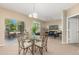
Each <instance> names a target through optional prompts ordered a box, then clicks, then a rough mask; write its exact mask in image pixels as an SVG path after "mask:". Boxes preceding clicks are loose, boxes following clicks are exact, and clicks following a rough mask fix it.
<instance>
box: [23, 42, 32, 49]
mask: <svg viewBox="0 0 79 59" xmlns="http://www.w3.org/2000/svg"><path fill="white" fill-rule="evenodd" d="M30 46H32V43H31V42H24V48H28V47H30Z"/></svg>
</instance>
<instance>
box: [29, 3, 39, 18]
mask: <svg viewBox="0 0 79 59" xmlns="http://www.w3.org/2000/svg"><path fill="white" fill-rule="evenodd" d="M28 16H29V17H30V18H38V14H37V13H36V12H35V4H33V10H32V13H30V14H29V15H28Z"/></svg>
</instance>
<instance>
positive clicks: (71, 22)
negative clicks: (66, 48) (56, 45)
mask: <svg viewBox="0 0 79 59" xmlns="http://www.w3.org/2000/svg"><path fill="white" fill-rule="evenodd" d="M78 23H79V22H78V17H77V16H74V17H70V18H68V21H67V24H68V26H67V43H79V39H78V35H79V33H78V31H79V29H78Z"/></svg>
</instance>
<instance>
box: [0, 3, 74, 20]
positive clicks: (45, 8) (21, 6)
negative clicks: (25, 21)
mask: <svg viewBox="0 0 79 59" xmlns="http://www.w3.org/2000/svg"><path fill="white" fill-rule="evenodd" d="M73 5H74V3H35V4H34V3H0V7H2V8H6V9H9V10H12V11H16V12H19V13H22V14H24V15H28V14H30V13H33V7H35V12H37V13H38V18H39V19H41V20H44V21H46V20H53V19H61V16H62V11H63V10H65V9H68V8H70V7H72V6H73Z"/></svg>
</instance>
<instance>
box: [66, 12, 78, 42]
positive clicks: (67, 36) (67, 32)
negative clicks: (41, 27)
mask: <svg viewBox="0 0 79 59" xmlns="http://www.w3.org/2000/svg"><path fill="white" fill-rule="evenodd" d="M77 16H79V13H78V14H74V15H71V16H68V17H67V21H66V27H67V28H66V38H67V39H66V42H67V43H69V41H68V40H69V30H68V27H69V26H68V24H69V19H70V18H72V17H77ZM77 19H78V17H77ZM77 21H78V22H77V25H78V23H79V20H77ZM77 27H78V26H77ZM77 31H78V32H79V27H78V29H77ZM78 35H79V33H78ZM78 38H79V37H77V39H78Z"/></svg>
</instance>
